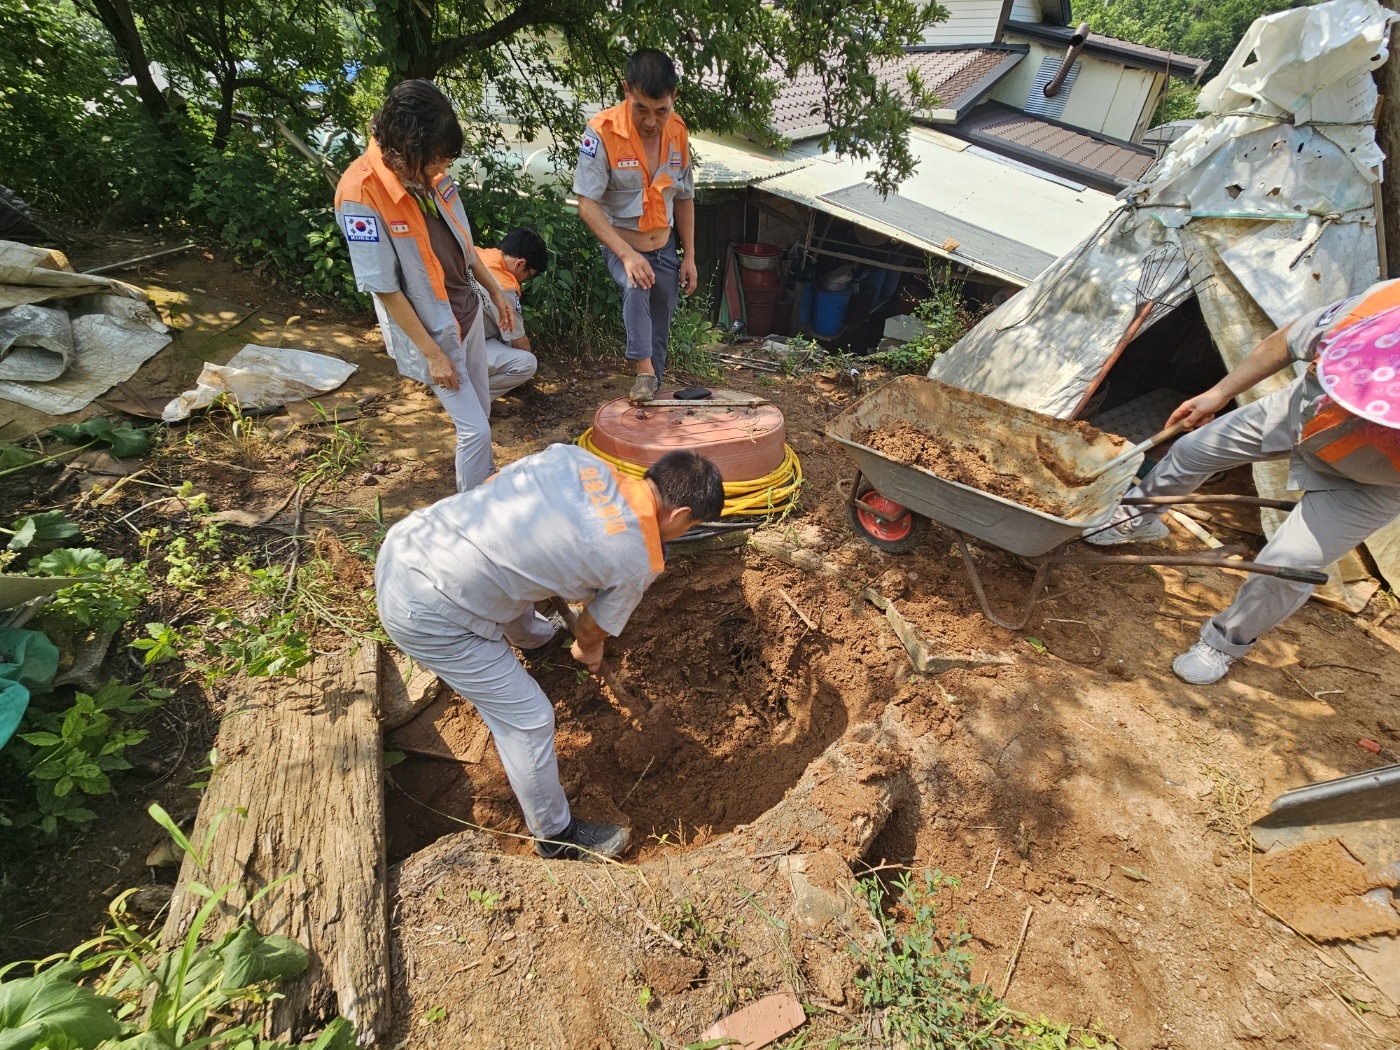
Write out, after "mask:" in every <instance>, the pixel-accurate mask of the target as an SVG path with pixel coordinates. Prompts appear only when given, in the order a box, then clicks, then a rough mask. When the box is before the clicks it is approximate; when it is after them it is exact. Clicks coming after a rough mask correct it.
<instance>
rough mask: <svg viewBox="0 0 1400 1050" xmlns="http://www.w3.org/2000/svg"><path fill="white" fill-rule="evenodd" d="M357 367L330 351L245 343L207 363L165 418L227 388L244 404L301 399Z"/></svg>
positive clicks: (184, 415) (204, 403) (205, 403)
mask: <svg viewBox="0 0 1400 1050" xmlns="http://www.w3.org/2000/svg"><path fill="white" fill-rule="evenodd" d="M358 368H359V365H352V364H350V363H349V362H347V361H342V360H340V358H338V357H331V356H330V355H329V354H316V353H312V352H311V351H309V350H288V349H286V348H284V347H272V346H258V345H257V344H256V343H246V344H245V345H244V346H243V348H242V349H241V350H239V351H238V353H236V354H234V355H233V357H231V358H230V359H229V362H228V364H226V365H216V364H212V363H208V364H205V366H204V370H203V371H202V372H200V373H199V379H198V380H196V382H195V388H194V389H193V390H187V391H185V392H184V393H183V394H181V395H180V396H179V397H177V398H175V399H174V400H173V401H171V402H170V404H168V405H166V406H165V411H164V412H162V413H161V418H163V419H164V420H165V421H166V422H167V423H173V422H175V421H176V420H178V419H188V418H189V416H190V413H191V412H196V411H198V410H200V409H203V408H208V407H209V406H210V405H212V404H213V403H214V400H215V399H216V398H219V397H222V396H223V395H225V394H228V395H230V396H231V397H232V398H233V399H234V400H236V401H237V402H238V404H239V405H240V406H241V407H243V408H257V407H260V406H266V405H285V404H286V403H287V402H288V401H301V400H303V399H305V398H308V397H314V396H316V395H317V394H324V393H327V392H329V391H331V390H334V389H335V388H336V387H338V386H340V385H341V384H342V383H344V382H345V381H346V380H347V379H349V378H350V377H351V376H352V375H354V374H355V372H356V370H357V369H358Z"/></svg>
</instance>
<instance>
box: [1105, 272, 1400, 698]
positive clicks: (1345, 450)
mask: <svg viewBox="0 0 1400 1050" xmlns="http://www.w3.org/2000/svg"><path fill="white" fill-rule="evenodd" d="M1290 366H1292V367H1298V368H1301V369H1302V374H1301V375H1299V376H1298V377H1297V378H1296V379H1294V380H1293V382H1292V383H1290V384H1289V385H1288V387H1287V388H1286V389H1283V390H1279V391H1276V392H1275V393H1273V394H1270V395H1268V396H1267V397H1263V398H1260V399H1259V400H1258V401H1254V402H1251V403H1250V404H1248V405H1245V406H1244V407H1242V408H1237V409H1235V410H1234V411H1231V412H1227V413H1226V414H1224V415H1222V416H1220V417H1219V418H1216V413H1218V412H1220V411H1221V410H1222V409H1224V408H1225V407H1226V406H1227V405H1228V404H1229V403H1230V402H1231V401H1232V400H1233V399H1234V398H1235V397H1236V396H1237V395H1239V394H1241V393H1243V392H1244V391H1246V390H1248V389H1249V388H1250V387H1252V386H1254V385H1255V384H1256V383H1258V382H1259V381H1260V380H1262V379H1265V378H1267V377H1268V376H1271V375H1273V374H1274V373H1275V372H1278V371H1280V370H1281V369H1283V368H1286V367H1290ZM1179 420H1185V421H1186V422H1187V424H1188V425H1189V426H1191V427H1192V430H1191V431H1190V432H1189V433H1188V434H1187V435H1186V436H1185V437H1183V438H1182V439H1181V440H1179V441H1178V442H1177V443H1176V444H1175V445H1174V446H1173V447H1172V449H1171V451H1170V452H1169V453H1168V454H1167V455H1166V456H1165V457H1164V458H1163V460H1162V461H1161V462H1160V463H1158V464H1157V466H1156V467H1155V468H1153V470H1152V472H1151V473H1150V474H1148V476H1147V478H1146V479H1145V480H1144V481H1143V482H1142V484H1141V485H1139V486H1137V487H1136V488H1133V489H1132V490H1130V491H1129V492H1128V494H1127V495H1128V496H1129V497H1133V496H1182V495H1187V494H1189V493H1191V492H1194V491H1195V490H1196V489H1197V488H1199V487H1200V486H1201V485H1202V484H1203V483H1204V482H1205V481H1206V480H1207V479H1208V478H1209V477H1210V476H1211V475H1212V474H1215V473H1217V472H1219V471H1222V470H1229V469H1230V468H1231V467H1238V466H1241V465H1243V464H1246V463H1255V462H1259V461H1260V460H1266V459H1287V460H1288V485H1289V488H1291V489H1294V490H1297V491H1301V492H1302V493H1303V497H1302V499H1301V500H1300V501H1299V502H1298V505H1297V507H1296V508H1294V510H1293V511H1292V512H1291V513H1290V514H1289V515H1288V517H1287V518H1286V519H1285V520H1284V522H1283V524H1282V525H1280V526H1279V528H1278V530H1277V531H1276V532H1275V533H1274V535H1273V538H1272V539H1270V540H1269V542H1268V543H1267V544H1265V546H1264V549H1263V550H1262V551H1260V552H1259V558H1258V560H1259V561H1260V562H1261V563H1263V564H1265V565H1281V566H1287V567H1289V568H1294V569H1310V570H1323V569H1325V568H1326V567H1327V566H1328V565H1330V564H1332V563H1333V562H1334V561H1336V560H1337V559H1338V558H1340V557H1342V556H1343V555H1344V554H1346V553H1347V552H1348V551H1349V550H1351V549H1352V548H1353V547H1355V546H1357V545H1358V544H1360V543H1362V542H1363V541H1364V540H1365V539H1366V538H1367V537H1368V536H1370V535H1371V534H1372V533H1373V532H1375V531H1376V530H1377V529H1379V528H1381V527H1382V526H1384V525H1386V524H1388V523H1389V522H1391V521H1393V520H1394V519H1395V518H1396V517H1397V516H1400V280H1397V281H1382V282H1380V283H1379V284H1375V285H1372V286H1371V287H1370V288H1368V289H1367V290H1366V291H1365V292H1363V293H1362V294H1361V295H1358V296H1353V297H1352V298H1350V299H1345V300H1343V301H1341V302H1338V303H1333V304H1332V305H1330V306H1326V307H1323V308H1322V309H1319V310H1313V311H1311V312H1310V313H1307V314H1304V315H1303V316H1302V317H1300V318H1298V319H1297V320H1296V321H1294V322H1293V323H1292V324H1290V325H1288V326H1287V327H1286V328H1281V329H1279V330H1278V331H1276V332H1274V334H1273V335H1271V336H1269V337H1268V338H1267V339H1265V340H1264V341H1263V342H1261V343H1260V344H1259V345H1258V346H1257V347H1255V348H1254V350H1252V351H1251V352H1250V354H1249V356H1248V357H1246V358H1245V359H1244V360H1243V361H1241V362H1240V364H1239V365H1238V367H1236V368H1235V369H1234V370H1233V371H1231V372H1230V374H1229V375H1227V376H1226V377H1225V378H1224V379H1222V380H1221V381H1220V382H1219V383H1217V384H1216V385H1215V386H1213V387H1211V388H1210V389H1209V390H1207V391H1206V392H1205V393H1203V394H1198V395H1197V396H1196V397H1193V398H1190V399H1189V400H1187V401H1184V402H1182V404H1181V405H1180V406H1179V407H1178V408H1177V409H1176V411H1175V412H1173V413H1172V414H1171V416H1170V417H1169V418H1168V420H1167V422H1168V425H1170V424H1172V423H1175V422H1177V421H1179ZM1165 510H1166V508H1161V509H1160V510H1156V509H1153V508H1151V507H1143V508H1136V507H1134V508H1129V507H1125V506H1120V507H1119V508H1118V512H1117V515H1116V517H1115V521H1114V524H1112V525H1111V526H1110V527H1108V528H1106V529H1102V530H1100V531H1094V532H1091V533H1086V535H1085V537H1084V538H1085V540H1086V541H1088V542H1089V543H1095V544H1101V545H1110V544H1119V543H1143V542H1152V541H1156V540H1163V539H1166V537H1167V527H1166V525H1165V524H1164V523H1163V521H1162V518H1161V515H1162V513H1163V512H1164V511H1165ZM1310 594H1312V585H1311V584H1307V583H1296V582H1291V581H1288V580H1282V579H1277V578H1274V577H1269V576H1257V575H1251V576H1250V577H1249V579H1248V580H1246V581H1245V582H1244V583H1243V584H1242V585H1241V586H1240V589H1239V593H1238V594H1237V595H1236V596H1235V600H1234V601H1233V602H1232V603H1231V604H1230V607H1229V608H1228V609H1226V610H1225V611H1224V612H1221V613H1219V614H1217V615H1216V616H1214V617H1212V618H1211V619H1210V620H1207V621H1206V623H1205V625H1204V626H1203V627H1202V628H1201V637H1200V641H1198V642H1196V644H1195V645H1193V646H1191V648H1190V649H1189V650H1187V651H1186V652H1185V653H1182V654H1181V655H1180V656H1178V657H1177V658H1176V660H1174V661H1173V662H1172V670H1173V671H1174V672H1175V673H1176V675H1177V677H1178V678H1181V679H1182V680H1184V681H1186V682H1190V683H1191V684H1193V685H1211V684H1213V683H1215V682H1218V681H1220V679H1222V678H1224V677H1225V675H1226V674H1228V673H1229V670H1230V667H1231V665H1232V664H1234V662H1235V661H1236V660H1238V659H1239V658H1240V657H1242V656H1244V655H1246V654H1247V653H1248V652H1249V651H1250V649H1252V648H1253V647H1254V645H1255V644H1256V643H1257V642H1258V641H1259V639H1260V637H1262V636H1263V634H1264V633H1265V632H1266V631H1268V630H1270V629H1271V628H1273V627H1276V626H1277V625H1278V624H1280V623H1282V622H1283V621H1284V620H1286V619H1287V618H1288V617H1289V616H1291V615H1292V614H1293V613H1294V612H1295V611H1297V610H1298V609H1299V608H1300V607H1301V606H1302V605H1303V603H1304V602H1306V601H1307V600H1308V596H1309V595H1310Z"/></svg>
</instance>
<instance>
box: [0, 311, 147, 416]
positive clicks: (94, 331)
mask: <svg viewBox="0 0 1400 1050" xmlns="http://www.w3.org/2000/svg"><path fill="white" fill-rule="evenodd" d="M63 305H64V308H65V309H66V310H67V312H68V316H69V319H70V320H71V322H72V326H73V354H72V357H71V358H70V359H69V362H68V366H67V367H66V368H65V369H64V371H63V374H62V375H61V376H59V377H58V378H57V379H54V380H51V381H49V382H17V381H11V380H0V398H5V399H6V400H9V401H17V402H19V403H20V404H22V405H28V406H29V407H30V408H34V409H38V410H39V411H40V412H47V413H48V414H49V415H54V416H61V415H66V414H68V413H69V412H77V411H80V410H81V409H83V408H86V407H87V406H88V405H89V404H91V403H92V402H93V401H94V400H95V399H96V398H99V397H101V396H102V395H103V394H105V393H106V392H107V391H108V390H110V389H111V388H112V387H114V386H116V385H117V384H118V383H123V382H125V381H126V380H128V379H130V378H131V377H132V376H133V375H135V374H136V370H137V369H138V368H140V367H141V366H142V365H143V364H144V363H145V362H146V361H147V360H148V359H150V358H151V357H152V356H153V355H154V354H155V353H156V352H158V351H159V350H161V349H162V348H163V347H165V346H167V345H168V344H169V343H170V338H171V337H170V334H169V332H170V329H168V328H167V327H166V326H165V325H164V324H162V323H161V320H160V318H159V317H157V316H156V314H155V311H153V310H152V309H151V308H150V307H149V306H147V305H146V304H145V302H144V301H139V300H136V299H130V298H127V297H125V296H123V295H110V294H105V293H104V294H100V295H84V296H81V297H77V298H69V299H66V300H65V301H64V303H63Z"/></svg>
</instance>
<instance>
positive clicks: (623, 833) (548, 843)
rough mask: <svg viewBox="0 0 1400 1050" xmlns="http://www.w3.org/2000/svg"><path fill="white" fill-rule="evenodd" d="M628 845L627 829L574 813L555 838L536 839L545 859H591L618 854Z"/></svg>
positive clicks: (540, 852)
mask: <svg viewBox="0 0 1400 1050" xmlns="http://www.w3.org/2000/svg"><path fill="white" fill-rule="evenodd" d="M626 848H627V829H626V828H622V827H618V826H617V825H616V824H595V823H593V822H592V821H591V820H579V819H578V817H575V818H574V819H573V820H571V821H569V826H568V827H567V828H565V829H564V830H563V831H561V832H560V833H559V834H558V835H555V836H554V838H552V839H536V840H535V851H536V852H537V853H539V855H540V856H541V857H544V858H545V859H546V860H588V859H590V858H592V857H618V856H621V855H622V851H623V850H625V849H626Z"/></svg>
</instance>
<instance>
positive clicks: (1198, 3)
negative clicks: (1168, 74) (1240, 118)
mask: <svg viewBox="0 0 1400 1050" xmlns="http://www.w3.org/2000/svg"><path fill="white" fill-rule="evenodd" d="M1306 6H1307V0H1292V2H1290V0H1075V3H1074V17H1075V19H1076V21H1081V22H1088V23H1089V25H1090V27H1092V29H1093V30H1094V32H1096V33H1102V34H1104V35H1106V36H1116V37H1119V38H1120V39H1123V40H1133V41H1136V42H1137V43H1139V44H1146V45H1148V46H1149V47H1160V48H1163V49H1165V50H1170V51H1176V52H1178V53H1180V54H1184V55H1192V56H1194V57H1196V58H1204V59H1208V60H1209V61H1210V65H1209V66H1208V67H1207V69H1206V73H1205V76H1206V77H1207V78H1209V77H1211V76H1214V75H1215V74H1216V73H1219V72H1220V70H1221V67H1222V66H1224V64H1225V60H1226V59H1228V58H1229V57H1230V54H1231V52H1233V51H1234V50H1235V47H1236V45H1237V44H1239V42H1240V38H1241V37H1242V36H1244V33H1245V30H1247V29H1248V28H1249V26H1250V23H1252V22H1253V21H1254V20H1255V19H1256V18H1258V17H1259V16H1260V15H1267V14H1271V13H1272V12H1274V11H1283V10H1286V9H1288V8H1291V7H1306ZM1196 95H1197V90H1196V89H1195V88H1194V87H1191V86H1190V85H1187V84H1176V85H1174V86H1173V87H1172V88H1171V90H1170V91H1169V92H1168V94H1167V96H1166V98H1165V99H1164V100H1163V102H1162V105H1161V106H1159V107H1158V111H1157V116H1156V118H1155V119H1156V120H1158V121H1164V120H1176V119H1180V118H1183V117H1190V116H1193V115H1194V114H1195V113H1196Z"/></svg>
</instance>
